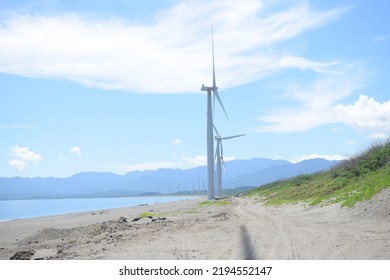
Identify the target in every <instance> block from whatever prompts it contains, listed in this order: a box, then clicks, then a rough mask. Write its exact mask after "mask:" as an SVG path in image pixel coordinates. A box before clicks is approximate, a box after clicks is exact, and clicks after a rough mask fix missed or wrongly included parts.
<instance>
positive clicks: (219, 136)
mask: <svg viewBox="0 0 390 280" xmlns="http://www.w3.org/2000/svg"><path fill="white" fill-rule="evenodd" d="M213 127H214V131H215V133H216V134H217V136H218V138H221V135H219V133H218V130H217V128H216V127H215V125H214V124H213Z"/></svg>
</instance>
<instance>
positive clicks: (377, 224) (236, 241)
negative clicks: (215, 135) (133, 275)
mask: <svg viewBox="0 0 390 280" xmlns="http://www.w3.org/2000/svg"><path fill="white" fill-rule="evenodd" d="M389 198H390V188H389V189H388V190H387V191H385V192H383V193H382V194H381V196H380V197H379V198H378V197H376V198H374V199H373V200H372V201H371V202H370V201H368V202H365V203H362V204H361V205H357V206H356V207H354V208H352V209H342V208H341V207H340V205H339V204H333V205H329V206H322V207H321V206H308V205H306V204H303V203H302V204H296V205H285V206H280V207H265V206H264V205H263V204H262V203H260V202H259V201H257V200H255V199H251V198H246V197H240V198H238V197H232V198H228V199H226V200H223V201H224V203H220V201H221V200H218V201H213V202H210V203H209V202H207V203H200V202H202V201H206V199H197V200H195V199H194V200H189V201H177V202H170V203H161V204H153V205H145V206H132V207H126V208H119V209H109V210H105V211H91V212H86V213H77V214H68V215H60V216H54V217H45V218H33V219H27V220H17V221H15V220H14V221H8V222H3V223H0V259H9V258H10V257H12V256H14V255H15V254H16V253H18V252H30V254H31V256H30V258H31V259H75V260H83V259H88V260H89V259H105V260H124V259H126V260H131V259H133V260H159V259H162V260H164V259H165V260H174V259H186V260H210V259H214V260H225V259H230V260H234V259H244V260H245V259H275V260H282V259H314V260H323V259H350V260H355V259H366V260H376V259H383V260H389V259H390V215H389V214H390V212H388V210H389V208H388V206H389V201H390V200H389ZM375 199H376V200H375ZM379 200H380V201H382V202H383V205H384V207H381V209H382V210H383V209H384V210H383V211H382V210H381V212H378V206H377V205H376V206H375V207H372V208H369V207H368V206H367V205H370V204H373V203H375V202H376V201H379ZM382 212H383V215H385V214H386V215H387V216H383V215H382V214H378V213H382ZM140 216H144V217H142V218H139V219H135V218H137V217H140Z"/></svg>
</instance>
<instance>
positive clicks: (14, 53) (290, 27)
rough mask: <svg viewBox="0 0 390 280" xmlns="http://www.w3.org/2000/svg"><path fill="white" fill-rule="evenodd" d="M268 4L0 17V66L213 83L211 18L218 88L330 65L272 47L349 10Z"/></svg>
mask: <svg viewBox="0 0 390 280" xmlns="http://www.w3.org/2000/svg"><path fill="white" fill-rule="evenodd" d="M270 3H271V4H270ZM269 5H272V2H267V3H266V2H263V1H260V0H246V1H225V0H216V1H192V0H187V1H181V2H179V3H178V4H175V5H174V6H172V7H171V8H169V9H166V10H163V11H160V12H159V13H158V14H156V15H155V18H154V20H153V21H151V22H149V23H145V24H143V25H142V24H137V25H136V24H134V23H131V22H129V21H127V20H126V19H123V18H110V19H96V18H94V17H86V16H83V15H77V14H64V15H53V16H32V15H20V16H14V17H11V18H7V19H2V20H1V21H0V72H3V73H11V74H17V75H23V76H30V77H48V78H62V79H67V80H72V81H76V82H78V83H82V84H84V85H87V86H91V87H99V88H104V89H123V90H127V91H131V92H137V93H150V92H152V93H175V92H199V90H198V89H199V87H200V84H201V83H206V84H207V83H209V82H211V81H210V69H211V65H210V26H211V24H212V23H213V24H214V27H215V45H216V61H217V63H218V71H219V73H220V75H219V77H220V80H219V85H220V86H221V87H225V88H226V87H232V86H237V85H241V84H245V83H248V82H251V81H254V80H258V79H259V78H261V77H263V76H265V75H269V74H270V73H273V72H274V71H278V70H280V69H284V68H299V69H310V70H313V71H319V72H324V71H325V72H326V71H328V68H329V62H325V63H324V62H316V61H311V60H309V59H307V58H304V57H301V56H295V55H293V54H278V53H274V52H273V51H271V48H269V47H270V46H273V45H275V44H278V43H279V42H283V41H286V40H289V39H291V38H294V37H296V36H299V35H300V34H302V33H303V32H305V31H308V30H311V29H314V28H316V27H319V26H321V25H324V24H327V23H329V22H330V21H333V20H335V19H337V18H338V17H339V16H340V15H342V14H343V13H345V12H346V10H345V9H331V10H322V11H321V10H317V11H316V10H313V9H312V8H311V7H310V6H309V5H308V4H306V2H305V1H303V3H302V2H299V3H297V4H296V3H294V5H291V6H285V5H284V7H283V10H280V9H279V10H278V9H276V8H274V9H271V7H269Z"/></svg>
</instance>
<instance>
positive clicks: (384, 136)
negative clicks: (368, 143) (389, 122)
mask: <svg viewBox="0 0 390 280" xmlns="http://www.w3.org/2000/svg"><path fill="white" fill-rule="evenodd" d="M368 138H369V139H388V138H389V134H385V133H382V132H377V133H374V134H371V135H369V136H368Z"/></svg>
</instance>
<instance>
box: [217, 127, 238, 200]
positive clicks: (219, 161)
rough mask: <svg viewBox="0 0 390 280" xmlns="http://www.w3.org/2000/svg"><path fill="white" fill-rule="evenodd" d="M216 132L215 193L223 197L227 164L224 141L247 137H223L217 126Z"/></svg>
mask: <svg viewBox="0 0 390 280" xmlns="http://www.w3.org/2000/svg"><path fill="white" fill-rule="evenodd" d="M214 130H215V133H216V134H217V136H215V140H216V141H217V148H216V149H215V160H216V161H217V188H216V189H215V191H216V196H217V197H221V196H222V164H223V166H225V162H224V160H223V146H222V140H228V139H232V138H237V137H242V136H245V134H239V135H234V136H227V137H222V136H221V135H219V133H218V131H217V129H216V128H215V126H214Z"/></svg>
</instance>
